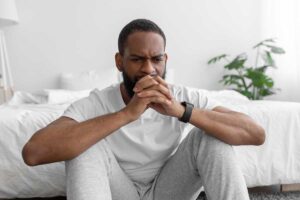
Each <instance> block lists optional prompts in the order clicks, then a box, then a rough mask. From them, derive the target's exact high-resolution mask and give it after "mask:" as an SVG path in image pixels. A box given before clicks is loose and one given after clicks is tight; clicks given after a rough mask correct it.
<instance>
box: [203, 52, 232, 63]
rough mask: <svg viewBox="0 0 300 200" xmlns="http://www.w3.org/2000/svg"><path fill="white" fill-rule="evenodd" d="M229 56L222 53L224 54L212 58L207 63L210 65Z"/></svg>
mask: <svg viewBox="0 0 300 200" xmlns="http://www.w3.org/2000/svg"><path fill="white" fill-rule="evenodd" d="M227 56H228V55H226V54H222V55H220V56H216V57H214V58H212V59H210V60H209V61H208V62H207V64H209V65H210V64H213V63H216V62H219V61H220V60H221V59H224V58H226V57H227Z"/></svg>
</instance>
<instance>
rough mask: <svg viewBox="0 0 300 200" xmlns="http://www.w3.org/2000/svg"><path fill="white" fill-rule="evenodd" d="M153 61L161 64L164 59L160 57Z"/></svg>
mask: <svg viewBox="0 0 300 200" xmlns="http://www.w3.org/2000/svg"><path fill="white" fill-rule="evenodd" d="M153 60H154V61H155V62H161V61H163V58H161V57H158V58H154V59H153Z"/></svg>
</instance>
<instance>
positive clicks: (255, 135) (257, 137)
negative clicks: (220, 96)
mask: <svg viewBox="0 0 300 200" xmlns="http://www.w3.org/2000/svg"><path fill="white" fill-rule="evenodd" d="M190 123H191V124H193V125H194V126H196V127H198V128H200V129H202V130H204V131H205V132H206V133H207V134H210V135H212V136H213V137H215V138H217V139H219V140H221V141H223V142H225V143H227V144H231V145H260V144H262V143H263V142H264V130H263V129H262V128H261V127H260V126H259V125H257V124H256V123H255V122H254V121H253V120H251V119H250V118H249V117H248V116H247V115H244V114H241V113H238V112H234V111H230V112H219V111H216V110H203V109H194V110H193V113H192V116H191V119H190Z"/></svg>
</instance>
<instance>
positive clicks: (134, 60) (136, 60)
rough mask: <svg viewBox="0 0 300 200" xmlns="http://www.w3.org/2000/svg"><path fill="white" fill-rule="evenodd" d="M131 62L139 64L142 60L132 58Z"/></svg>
mask: <svg viewBox="0 0 300 200" xmlns="http://www.w3.org/2000/svg"><path fill="white" fill-rule="evenodd" d="M130 60H131V61H133V62H139V61H141V59H140V58H131V59H130Z"/></svg>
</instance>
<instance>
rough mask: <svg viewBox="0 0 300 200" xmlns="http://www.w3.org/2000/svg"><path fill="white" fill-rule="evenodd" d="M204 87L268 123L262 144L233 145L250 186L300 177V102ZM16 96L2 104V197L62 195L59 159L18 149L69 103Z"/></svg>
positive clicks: (61, 165) (0, 118)
mask: <svg viewBox="0 0 300 200" xmlns="http://www.w3.org/2000/svg"><path fill="white" fill-rule="evenodd" d="M208 93H209V95H211V96H213V97H214V98H216V99H218V100H219V101H220V102H222V103H223V104H224V105H225V106H227V107H229V108H232V109H234V110H238V111H242V112H244V113H247V114H249V115H250V116H251V117H252V118H254V119H255V120H257V121H258V122H259V123H260V124H261V125H262V126H263V127H264V128H265V129H266V133H267V139H266V142H265V144H264V145H262V146H259V147H256V146H240V147H234V149H235V151H236V154H237V157H238V162H239V165H240V167H241V169H242V171H243V174H244V176H245V179H246V182H247V185H248V186H249V187H252V186H258V185H271V184H280V183H300V103H288V102H271V101H257V102H250V101H249V100H247V99H245V98H244V97H242V96H239V95H237V94H236V93H232V92H227V91H222V92H208ZM31 99H32V98H31ZM15 100H16V99H15ZM17 100H18V99H17ZM17 100H16V101H15V103H13V105H2V106H0V198H16V197H23V198H24V197H36V196H40V197H46V196H58V195H64V194H65V172H64V164H63V162H60V163H54V164H47V165H42V166H37V167H28V166H26V165H25V164H24V163H23V160H22V157H21V150H22V147H23V146H24V144H25V143H26V141H27V140H28V139H29V138H30V137H31V135H32V134H33V133H34V132H35V131H37V130H38V129H40V128H42V127H44V126H46V125H47V124H49V123H50V122H51V121H53V120H54V119H56V118H58V117H59V116H60V115H61V114H62V112H63V110H64V109H65V108H66V107H67V105H68V104H24V103H22V101H17ZM19 100H20V99H19ZM27 100H28V99H27ZM27 103H28V102H27Z"/></svg>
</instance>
